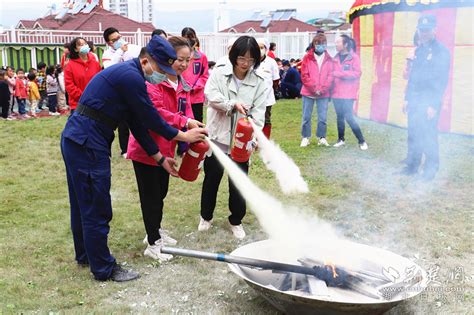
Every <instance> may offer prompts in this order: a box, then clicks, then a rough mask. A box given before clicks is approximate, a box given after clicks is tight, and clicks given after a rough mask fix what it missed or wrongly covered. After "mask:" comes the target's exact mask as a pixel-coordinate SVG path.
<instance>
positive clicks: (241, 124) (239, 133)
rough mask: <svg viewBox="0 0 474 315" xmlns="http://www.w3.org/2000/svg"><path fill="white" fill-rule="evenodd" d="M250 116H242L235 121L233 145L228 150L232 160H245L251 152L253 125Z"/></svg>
mask: <svg viewBox="0 0 474 315" xmlns="http://www.w3.org/2000/svg"><path fill="white" fill-rule="evenodd" d="M249 119H250V118H248V117H243V118H240V119H239V120H238V121H237V127H236V128H235V135H234V145H233V147H232V150H231V151H230V156H231V158H232V160H234V161H236V162H247V161H248V160H249V159H250V155H251V154H252V151H253V147H252V142H251V141H252V139H253V127H252V124H251V123H250V121H249Z"/></svg>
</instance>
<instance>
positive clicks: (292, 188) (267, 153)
mask: <svg viewBox="0 0 474 315" xmlns="http://www.w3.org/2000/svg"><path fill="white" fill-rule="evenodd" d="M249 120H250V122H251V124H252V127H253V130H254V131H255V135H256V136H257V141H258V151H259V153H260V157H261V158H262V161H263V163H265V166H266V167H267V169H268V170H270V171H272V172H273V173H274V174H275V175H276V177H277V179H278V183H279V184H280V188H281V190H282V191H283V193H285V194H292V193H307V192H309V189H308V184H307V183H306V182H305V181H304V179H303V177H302V176H301V172H300V169H299V167H298V166H296V164H295V162H293V160H292V159H291V158H290V157H288V155H286V153H285V152H283V151H282V150H281V149H280V147H279V146H278V145H276V144H275V143H274V142H273V141H271V140H268V139H267V137H265V135H264V134H263V132H262V131H261V130H260V128H258V127H257V126H256V125H255V123H254V122H253V121H252V119H249Z"/></svg>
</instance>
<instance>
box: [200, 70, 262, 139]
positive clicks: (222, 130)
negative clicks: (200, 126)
mask: <svg viewBox="0 0 474 315" xmlns="http://www.w3.org/2000/svg"><path fill="white" fill-rule="evenodd" d="M204 94H205V95H206V99H207V101H208V109H207V124H206V125H207V128H208V130H209V137H210V139H211V140H214V141H215V142H218V143H220V144H223V145H225V146H229V145H230V144H231V139H232V136H233V134H234V132H235V126H236V122H237V120H238V119H239V118H240V117H243V116H242V115H241V114H239V113H237V112H236V111H235V110H234V105H235V104H236V103H243V104H245V105H246V106H247V110H248V113H249V114H250V115H252V117H253V119H254V121H255V123H256V125H257V126H258V127H260V128H263V124H264V121H265V109H266V106H265V105H266V104H265V101H266V96H267V93H266V86H265V82H264V78H263V77H262V76H261V75H260V74H258V73H257V72H256V71H254V70H250V71H249V72H248V73H247V76H246V77H245V79H244V80H243V81H242V83H241V85H240V87H237V84H236V82H235V80H234V78H233V68H232V64H231V63H230V62H229V63H226V64H225V65H221V66H219V67H217V68H215V69H214V71H212V74H211V76H210V77H209V80H208V81H207V83H206V87H205V89H204Z"/></svg>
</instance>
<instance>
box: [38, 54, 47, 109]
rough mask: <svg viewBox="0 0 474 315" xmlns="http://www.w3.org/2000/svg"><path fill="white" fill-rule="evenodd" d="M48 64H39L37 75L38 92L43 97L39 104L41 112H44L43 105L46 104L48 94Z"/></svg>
mask: <svg viewBox="0 0 474 315" xmlns="http://www.w3.org/2000/svg"><path fill="white" fill-rule="evenodd" d="M45 71H46V64H45V63H44V62H43V61H41V62H40V63H38V73H37V74H36V82H37V83H38V90H39V92H40V95H41V100H40V101H39V103H38V107H39V109H40V110H43V105H45V103H46V99H47V98H48V94H47V93H46V73H45Z"/></svg>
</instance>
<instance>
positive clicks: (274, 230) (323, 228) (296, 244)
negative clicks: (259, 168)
mask: <svg viewBox="0 0 474 315" xmlns="http://www.w3.org/2000/svg"><path fill="white" fill-rule="evenodd" d="M207 141H208V142H209V145H210V146H211V149H212V151H213V154H215V156H216V158H217V159H218V160H219V162H220V163H221V164H222V165H223V167H224V168H225V169H226V170H227V172H228V173H229V177H230V178H231V179H232V181H233V183H234V184H235V186H236V187H237V189H239V191H240V192H241V194H242V196H243V197H244V198H245V200H246V201H247V204H248V205H249V207H250V209H251V210H252V211H253V212H254V214H255V215H256V217H257V219H258V221H259V223H260V225H261V226H262V228H263V230H264V231H265V232H266V233H267V234H268V236H269V238H270V239H272V240H275V241H276V242H277V243H278V244H281V246H282V256H281V257H282V258H289V257H291V258H293V260H294V259H295V257H303V256H305V255H306V254H307V253H308V252H321V251H324V252H325V254H324V256H325V258H327V259H329V260H331V261H333V262H337V261H339V260H341V259H339V258H338V257H337V256H339V255H340V254H341V253H337V252H335V251H334V249H335V248H341V246H335V245H336V243H338V244H341V242H342V239H341V238H340V237H339V236H338V235H337V233H336V230H335V229H334V228H333V227H332V226H331V225H330V224H329V223H327V222H324V221H322V220H320V219H319V218H317V217H316V216H314V215H313V216H310V215H308V214H307V213H304V212H303V211H302V210H301V209H298V208H296V207H294V206H288V205H284V204H282V203H281V202H280V201H279V200H277V199H276V198H274V197H273V196H271V195H269V194H268V193H267V192H265V191H263V190H261V189H260V188H259V187H258V186H257V185H255V184H254V183H253V182H252V181H251V180H250V178H249V177H248V176H247V174H245V173H244V172H242V170H240V169H239V168H238V167H237V165H236V164H235V163H234V162H233V161H232V160H231V159H230V158H229V157H228V156H227V155H226V154H224V152H222V151H221V150H220V149H219V147H218V146H216V145H215V144H214V143H213V142H212V141H210V140H207ZM328 251H329V252H328ZM283 252H284V253H283ZM330 252H334V255H331V254H330Z"/></svg>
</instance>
